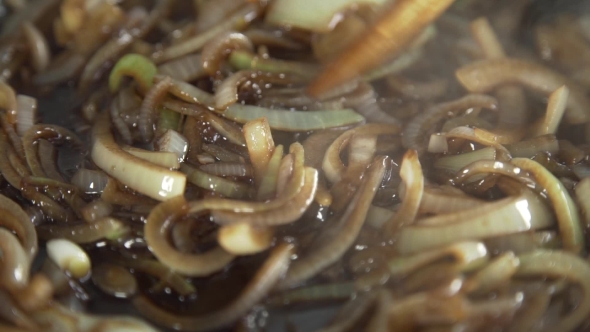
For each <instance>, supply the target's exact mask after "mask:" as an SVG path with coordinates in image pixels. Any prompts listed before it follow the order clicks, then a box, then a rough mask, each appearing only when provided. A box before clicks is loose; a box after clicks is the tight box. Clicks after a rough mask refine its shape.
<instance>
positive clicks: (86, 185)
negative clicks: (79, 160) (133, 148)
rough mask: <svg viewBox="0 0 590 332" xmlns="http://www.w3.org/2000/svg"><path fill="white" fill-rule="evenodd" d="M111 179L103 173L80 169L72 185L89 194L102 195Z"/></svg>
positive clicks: (73, 178)
mask: <svg viewBox="0 0 590 332" xmlns="http://www.w3.org/2000/svg"><path fill="white" fill-rule="evenodd" d="M108 181H109V177H108V176H107V175H106V174H105V173H104V172H103V171H95V170H91V169H86V168H80V169H79V170H78V171H77V172H76V174H74V176H73V177H72V184H73V185H75V186H76V187H78V188H80V190H82V191H83V192H85V193H87V194H98V193H101V192H102V191H103V190H104V188H105V187H106V185H107V182H108Z"/></svg>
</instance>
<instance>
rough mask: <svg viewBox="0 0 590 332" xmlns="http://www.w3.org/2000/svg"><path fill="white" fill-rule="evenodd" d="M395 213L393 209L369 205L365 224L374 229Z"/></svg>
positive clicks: (379, 227)
mask: <svg viewBox="0 0 590 332" xmlns="http://www.w3.org/2000/svg"><path fill="white" fill-rule="evenodd" d="M394 215H395V212H394V211H391V210H389V209H386V208H382V207H380V206H376V205H371V207H369V211H367V221H366V223H367V225H370V226H371V227H373V228H375V229H381V228H383V225H385V223H386V222H387V221H388V220H389V219H391V218H392V217H393V216H394Z"/></svg>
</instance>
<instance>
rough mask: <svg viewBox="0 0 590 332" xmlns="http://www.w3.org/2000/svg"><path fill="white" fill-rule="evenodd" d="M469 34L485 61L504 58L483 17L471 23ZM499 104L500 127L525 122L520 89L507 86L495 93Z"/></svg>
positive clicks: (525, 114)
mask: <svg viewBox="0 0 590 332" xmlns="http://www.w3.org/2000/svg"><path fill="white" fill-rule="evenodd" d="M470 27H471V34H472V35H473V37H474V39H475V41H476V42H477V44H478V45H479V47H480V48H481V50H482V51H483V53H484V55H485V57H486V58H487V59H501V58H505V57H506V53H505V52H504V49H503V47H502V44H501V43H500V41H499V40H498V36H496V33H495V32H494V29H493V28H492V26H491V25H490V22H489V21H488V19H487V18H485V17H480V18H477V19H475V20H473V22H471V26H470ZM496 96H497V97H498V101H499V104H500V109H499V118H498V122H499V124H500V125H501V126H504V125H506V126H509V127H518V126H522V125H523V124H524V122H525V121H526V116H527V110H526V99H525V98H526V97H525V95H524V92H523V91H522V88H521V87H518V86H513V85H507V86H502V87H500V88H499V89H497V91H496Z"/></svg>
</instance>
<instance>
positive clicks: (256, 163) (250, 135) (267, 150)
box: [243, 118, 275, 185]
mask: <svg viewBox="0 0 590 332" xmlns="http://www.w3.org/2000/svg"><path fill="white" fill-rule="evenodd" d="M243 131H244V137H245V138H246V147H247V148H248V154H249V155H250V162H251V163H252V167H253V168H254V180H255V182H256V183H257V184H258V185H260V183H261V182H262V179H263V178H264V174H265V172H266V169H267V167H268V163H269V161H270V158H271V156H272V154H273V151H274V148H275V143H274V141H273V139H272V133H271V131H270V126H269V124H268V121H267V120H266V118H260V119H256V120H252V121H248V122H246V124H244V127H243Z"/></svg>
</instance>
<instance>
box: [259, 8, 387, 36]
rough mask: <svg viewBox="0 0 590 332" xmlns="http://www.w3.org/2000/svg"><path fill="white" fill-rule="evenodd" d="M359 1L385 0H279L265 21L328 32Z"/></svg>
mask: <svg viewBox="0 0 590 332" xmlns="http://www.w3.org/2000/svg"><path fill="white" fill-rule="evenodd" d="M358 3H367V4H377V5H382V4H384V3H386V1H385V0H360V1H359V0H354V1H352V0H336V1H329V2H317V1H310V0H303V1H300V2H298V3H293V2H291V1H288V0H278V1H276V2H275V3H273V4H272V5H271V7H270V9H269V11H268V13H267V14H266V17H265V22H266V23H268V24H272V25H278V26H289V27H295V28H300V29H304V30H311V31H314V32H328V31H330V30H332V29H333V28H334V26H335V25H336V24H337V23H338V22H339V21H340V20H341V17H340V13H341V12H343V11H345V10H346V9H349V8H350V7H352V6H354V5H357V4H358Z"/></svg>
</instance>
